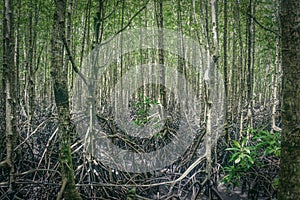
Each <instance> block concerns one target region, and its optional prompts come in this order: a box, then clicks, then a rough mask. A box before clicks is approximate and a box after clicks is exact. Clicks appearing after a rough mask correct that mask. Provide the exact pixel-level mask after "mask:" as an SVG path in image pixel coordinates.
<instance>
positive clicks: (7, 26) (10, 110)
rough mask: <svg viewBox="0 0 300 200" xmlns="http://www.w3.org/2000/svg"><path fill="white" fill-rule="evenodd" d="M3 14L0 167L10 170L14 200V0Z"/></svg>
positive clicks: (11, 195)
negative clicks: (0, 148) (0, 149)
mask: <svg viewBox="0 0 300 200" xmlns="http://www.w3.org/2000/svg"><path fill="white" fill-rule="evenodd" d="M3 3H4V12H3V19H4V20H3V87H4V97H5V100H4V101H5V108H4V109H5V138H6V159H5V160H4V161H2V162H1V163H0V167H7V168H8V170H9V174H8V176H9V179H8V180H9V181H8V191H7V193H8V195H9V198H11V199H13V196H14V193H15V189H16V187H15V159H14V157H15V155H14V148H15V146H16V140H17V135H18V134H17V102H18V100H17V97H16V81H17V80H16V77H17V76H16V74H17V73H16V72H17V68H16V64H15V53H14V52H15V37H14V15H13V14H14V8H13V1H12V0H4V1H3Z"/></svg>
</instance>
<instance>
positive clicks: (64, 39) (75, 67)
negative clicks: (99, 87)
mask: <svg viewBox="0 0 300 200" xmlns="http://www.w3.org/2000/svg"><path fill="white" fill-rule="evenodd" d="M61 37H62V41H63V43H64V46H65V48H66V50H67V54H68V56H69V60H70V62H71V64H72V68H73V70H74V71H75V72H76V73H77V74H78V75H79V76H80V78H82V80H83V82H84V83H85V84H86V85H87V86H88V85H89V84H88V82H87V80H86V78H85V76H84V75H83V74H82V73H81V72H80V71H79V69H78V67H77V66H76V64H75V61H74V59H73V57H72V54H71V51H70V48H69V45H68V43H67V40H66V37H65V34H64V33H63V34H61Z"/></svg>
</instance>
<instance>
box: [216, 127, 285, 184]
mask: <svg viewBox="0 0 300 200" xmlns="http://www.w3.org/2000/svg"><path fill="white" fill-rule="evenodd" d="M250 133H251V134H252V137H251V138H249V139H248V138H244V139H243V140H242V141H241V142H238V141H235V140H234V141H233V144H232V146H233V147H231V148H227V149H226V150H227V151H230V152H231V156H230V159H229V165H228V166H226V167H224V169H225V173H226V174H225V176H224V177H223V179H222V182H223V183H224V184H226V185H227V186H228V187H235V186H238V185H239V184H240V183H241V180H242V179H243V177H249V176H250V174H252V173H255V172H256V171H259V170H260V169H263V168H266V167H268V164H269V163H267V164H266V162H265V160H266V159H264V158H266V157H268V158H269V159H267V160H268V161H270V162H271V161H272V160H274V159H275V160H276V159H277V160H278V159H279V157H280V148H281V146H280V133H278V132H276V133H270V132H268V131H264V130H253V129H252V130H250ZM266 176H267V175H266ZM269 180H271V184H272V185H273V187H275V188H276V185H278V184H277V182H278V178H276V177H275V178H274V177H270V178H269Z"/></svg>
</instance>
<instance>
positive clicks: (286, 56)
mask: <svg viewBox="0 0 300 200" xmlns="http://www.w3.org/2000/svg"><path fill="white" fill-rule="evenodd" d="M281 17H282V18H281V27H282V70H283V88H282V93H283V106H282V123H283V129H282V138H281V140H282V141H281V145H282V147H281V161H280V173H279V180H280V187H279V199H300V101H299V99H300V81H299V75H300V29H299V27H300V1H299V0H285V1H282V15H281Z"/></svg>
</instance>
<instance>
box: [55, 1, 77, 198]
mask: <svg viewBox="0 0 300 200" xmlns="http://www.w3.org/2000/svg"><path fill="white" fill-rule="evenodd" d="M55 4H56V11H55V14H54V25H53V33H52V60H51V65H52V66H51V67H52V71H51V75H52V79H53V84H54V85H53V88H54V96H55V103H56V106H57V111H58V128H59V141H60V168H61V174H62V187H61V190H60V192H59V194H58V196H57V199H61V198H62V196H63V197H64V198H65V199H67V200H68V199H70V200H76V199H81V197H80V195H79V193H78V192H77V190H76V188H75V180H74V170H73V164H72V155H71V148H70V133H71V127H70V109H69V94H68V81H67V80H68V79H67V70H68V69H67V67H66V66H63V48H64V47H63V42H62V34H64V26H65V21H64V20H65V12H66V1H65V0H57V1H55Z"/></svg>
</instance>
